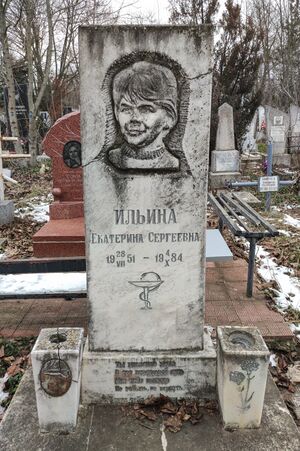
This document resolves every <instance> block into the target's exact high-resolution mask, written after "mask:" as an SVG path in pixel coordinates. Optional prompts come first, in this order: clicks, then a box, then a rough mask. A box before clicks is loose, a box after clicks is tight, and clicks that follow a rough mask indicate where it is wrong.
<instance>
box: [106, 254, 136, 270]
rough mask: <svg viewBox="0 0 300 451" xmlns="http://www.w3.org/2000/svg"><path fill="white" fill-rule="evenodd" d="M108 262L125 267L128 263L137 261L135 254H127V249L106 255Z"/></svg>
mask: <svg viewBox="0 0 300 451" xmlns="http://www.w3.org/2000/svg"><path fill="white" fill-rule="evenodd" d="M106 263H108V264H111V265H116V266H117V267H124V266H126V263H135V255H134V254H127V253H126V252H125V251H116V252H115V253H114V254H110V255H107V256H106Z"/></svg>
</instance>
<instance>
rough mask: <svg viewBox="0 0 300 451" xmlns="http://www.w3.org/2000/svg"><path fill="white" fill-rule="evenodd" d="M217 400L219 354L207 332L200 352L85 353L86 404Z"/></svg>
mask: <svg viewBox="0 0 300 451" xmlns="http://www.w3.org/2000/svg"><path fill="white" fill-rule="evenodd" d="M160 394H162V395H165V396H168V397H169V398H171V399H176V398H178V399H179V398H185V399H208V398H211V399H214V398H215V397H216V351H215V348H214V346H213V343H212V341H211V338H210V335H209V333H208V332H207V330H205V331H204V347H203V350H200V351H188V350H181V351H171V350H170V351H152V352H150V351H148V352H146V351H144V352H134V351H128V352H119V351H114V352H107V351H103V352H95V351H89V350H88V344H86V347H85V351H84V354H83V369H82V401H83V403H84V404H91V403H100V404H106V403H107V404H108V403H109V404H111V403H127V402H135V401H138V400H143V399H146V398H147V397H149V396H151V395H153V396H159V395H160Z"/></svg>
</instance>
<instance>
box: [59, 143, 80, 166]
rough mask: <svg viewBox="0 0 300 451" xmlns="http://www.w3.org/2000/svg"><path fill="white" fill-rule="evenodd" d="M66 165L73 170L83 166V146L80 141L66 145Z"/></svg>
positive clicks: (64, 158)
mask: <svg viewBox="0 0 300 451" xmlns="http://www.w3.org/2000/svg"><path fill="white" fill-rule="evenodd" d="M63 160H64V163H65V164H66V165H67V166H68V167H69V168H71V169H73V168H79V167H80V166H81V144H80V142H78V141H69V142H67V144H65V145H64V150H63Z"/></svg>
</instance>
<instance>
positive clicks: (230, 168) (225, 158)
mask: <svg viewBox="0 0 300 451" xmlns="http://www.w3.org/2000/svg"><path fill="white" fill-rule="evenodd" d="M239 170H240V153H239V151H238V150H213V151H212V153H211V172H212V173H215V172H239Z"/></svg>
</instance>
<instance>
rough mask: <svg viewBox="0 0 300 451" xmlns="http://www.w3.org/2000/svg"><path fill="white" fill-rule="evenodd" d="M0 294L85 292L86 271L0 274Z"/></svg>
mask: <svg viewBox="0 0 300 451" xmlns="http://www.w3.org/2000/svg"><path fill="white" fill-rule="evenodd" d="M0 287H1V288H0V295H5V296H6V295H7V296H12V295H28V294H49V293H69V292H75V293H81V292H86V273H85V272H68V273H39V274H6V275H0Z"/></svg>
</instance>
